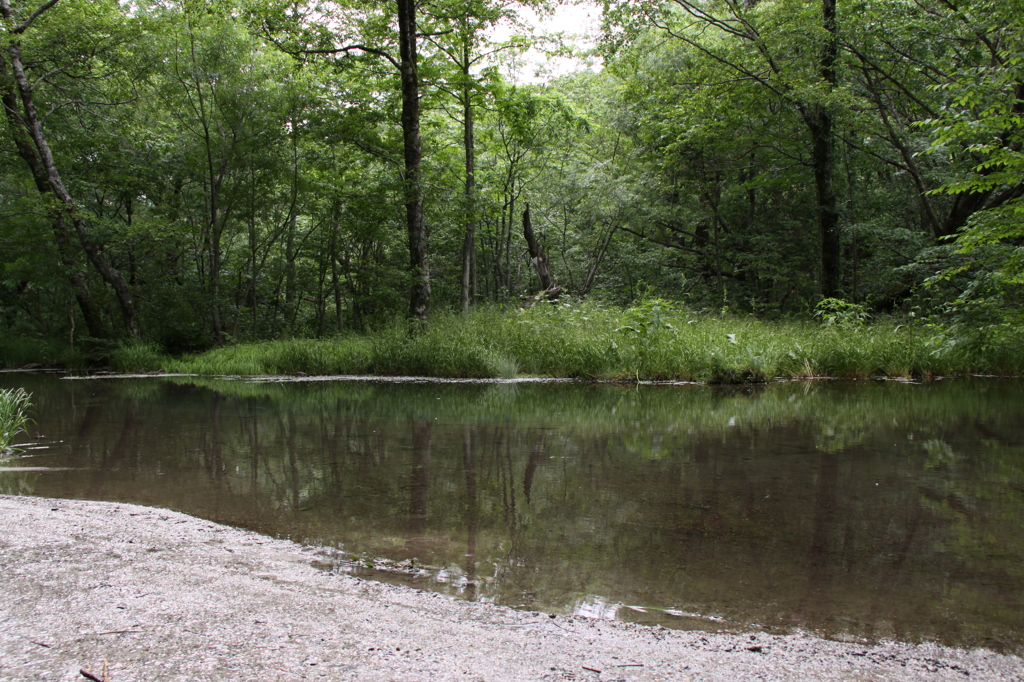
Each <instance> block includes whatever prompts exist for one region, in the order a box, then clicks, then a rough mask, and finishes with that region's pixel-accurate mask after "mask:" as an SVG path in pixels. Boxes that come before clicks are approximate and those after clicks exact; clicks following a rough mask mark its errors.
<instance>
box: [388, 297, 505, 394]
mask: <svg viewBox="0 0 1024 682" xmlns="http://www.w3.org/2000/svg"><path fill="white" fill-rule="evenodd" d="M500 324H501V318H500V317H499V316H495V315H494V313H493V311H484V312H482V313H480V314H477V315H472V316H470V317H468V318H466V317H463V316H462V315H459V314H457V313H440V314H437V315H435V316H434V318H433V319H432V320H431V322H430V326H429V327H428V328H427V329H426V330H416V329H412V330H410V329H409V327H408V323H406V322H396V323H394V324H392V325H391V326H389V327H387V328H385V329H383V330H381V331H379V332H377V333H376V334H375V335H374V336H373V337H372V353H371V358H372V359H371V362H370V366H371V369H372V373H374V374H381V375H391V376H399V375H409V376H433V377H451V378H495V377H500V378H511V377H514V376H516V374H518V372H519V364H518V362H517V361H516V358H515V357H514V356H513V355H512V354H511V353H509V352H508V351H507V349H506V348H503V347H502V346H501V344H500V334H495V331H496V330H497V329H498V328H500Z"/></svg>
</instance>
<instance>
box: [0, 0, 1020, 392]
mask: <svg viewBox="0 0 1024 682" xmlns="http://www.w3.org/2000/svg"><path fill="white" fill-rule="evenodd" d="M527 6H529V7H532V8H534V9H539V10H541V11H543V10H545V9H550V6H549V5H546V4H545V3H542V2H527V1H526V0H524V1H523V2H512V1H511V0H441V1H439V2H435V3H430V4H425V3H424V4H420V5H413V4H412V3H410V2H408V1H407V0H399V1H398V2H394V3H391V2H389V3H379V2H378V3H370V2H365V1H363V0H345V1H339V2H320V1H318V0H300V1H297V2H295V1H289V2H285V1H284V0H208V1H202V0H177V1H175V0H170V1H156V0H144V1H134V2H128V1H127V0H125V1H121V2H119V1H117V0H61V1H60V2H41V1H40V0H31V1H23V0H2V1H0V15H2V24H0V25H2V31H0V39H2V45H0V94H2V97H3V106H4V113H5V117H4V120H3V121H2V122H0V131H2V133H3V134H2V136H0V156H2V158H3V164H0V253H2V256H0V261H2V262H0V324H2V326H3V328H4V330H5V331H4V340H5V341H4V342H5V343H6V344H7V345H8V346H10V345H11V344H16V343H22V344H24V343H25V342H24V341H17V340H18V339H22V340H26V339H33V340H38V339H45V340H48V341H49V342H51V343H59V344H63V345H64V346H65V347H69V348H72V349H74V348H76V347H77V348H85V349H87V350H88V349H90V348H108V349H109V348H110V347H112V345H111V344H113V343H114V342H115V341H116V340H118V339H125V338H134V339H137V340H142V341H145V342H148V343H151V344H155V345H156V347H157V350H158V351H159V352H165V351H166V352H172V353H177V352H181V351H188V350H200V349H205V348H209V347H211V346H214V345H223V344H225V343H227V342H230V341H257V340H267V339H279V338H290V337H325V336H333V335H336V334H340V333H344V332H347V331H350V330H365V329H368V328H373V329H383V328H385V327H387V325H389V324H391V323H392V322H393V321H394V320H396V319H402V318H405V317H407V316H411V317H413V318H420V319H421V320H425V318H426V316H427V314H428V310H432V311H434V313H435V314H436V313H437V312H438V311H456V310H459V309H462V310H468V308H469V307H471V306H475V305H480V304H498V305H503V306H507V305H508V304H513V305H514V306H518V305H520V303H521V301H522V299H523V298H524V297H528V296H533V295H534V294H535V293H536V292H537V291H538V290H540V289H542V288H548V289H549V290H550V291H553V290H554V289H555V288H556V287H560V288H561V290H563V291H564V292H566V293H567V294H569V295H571V296H573V297H590V298H597V299H599V300H601V301H603V302H604V303H606V304H615V305H630V304H634V303H636V302H637V301H650V300H654V299H665V300H669V301H672V302H673V305H674V306H675V307H677V308H679V309H685V310H689V311H692V312H694V313H698V312H704V313H707V312H714V313H719V312H722V311H728V312H731V313H754V314H755V315H757V316H759V317H761V318H771V317H779V316H794V315H795V316H804V317H806V318H808V319H810V317H811V314H812V312H813V311H814V309H815V306H816V305H817V304H818V303H819V302H820V301H821V300H822V299H823V298H824V299H829V300H833V301H836V302H837V305H839V308H836V310H842V309H843V308H842V304H844V303H847V304H851V305H854V306H859V307H858V308H856V309H857V310H862V311H865V312H867V311H870V312H871V313H874V314H878V313H884V312H894V311H900V312H902V313H910V312H913V313H914V314H915V315H916V319H917V320H921V319H923V318H928V317H929V316H931V317H930V318H929V322H930V324H931V326H930V327H928V328H927V329H929V330H930V332H929V333H930V336H929V343H931V344H932V351H933V352H934V353H935V354H936V357H938V356H940V355H942V354H943V353H949V352H952V351H951V349H953V348H954V347H957V346H961V347H962V346H963V345H964V344H967V343H971V344H974V345H975V346H979V345H980V346H982V347H985V348H995V349H997V352H999V353H1004V352H1008V353H1012V352H1018V353H1019V351H1020V339H1019V333H1018V332H1017V329H1019V328H1020V322H1021V321H1022V310H1024V308H1022V296H1021V287H1022V286H1024V256H1022V253H1024V252H1022V251H1021V249H1022V244H1024V241H1022V240H1024V231H1022V227H1021V226H1022V225H1024V222H1022V215H1024V214H1022V211H1024V208H1022V207H1024V203H1021V197H1022V195H1024V170H1022V168H1024V162H1022V156H1021V145H1022V142H1024V137H1022V136H1024V132H1022V130H1024V129H1022V115H1024V59H1022V55H1024V52H1022V50H1024V48H1022V44H1024V43H1022V36H1024V20H1022V18H1021V17H1024V7H1022V6H1021V2H1020V0H968V1H966V2H962V3H950V2H945V1H944V0H919V1H917V2H913V3H911V2H891V1H890V0H858V1H857V2H852V1H849V0H843V1H842V2H836V1H835V0H822V1H821V2H817V3H815V2H807V1H806V0H763V1H761V2H735V1H734V0H707V1H702V2H695V1H692V0H673V1H671V2H668V1H667V2H652V1H648V0H645V1H643V2H618V1H615V0H606V1H605V2H604V15H603V17H604V24H603V26H604V31H603V35H602V38H601V41H600V51H601V56H602V57H603V59H604V64H605V68H604V69H603V70H602V71H601V72H600V73H595V72H592V71H581V72H580V73H577V74H575V75H570V76H566V77H562V78H560V79H556V80H554V81H552V82H549V83H546V84H543V85H524V84H517V83H514V82H511V81H510V80H508V79H507V78H505V77H503V76H502V73H503V70H502V68H501V67H502V64H503V60H510V59H514V58H515V57H516V55H518V54H520V53H521V52H522V50H523V49H524V48H525V47H526V46H528V45H529V44H531V43H536V42H537V41H538V40H539V39H538V38H536V37H530V36H528V35H527V33H528V32H529V27H528V26H524V25H520V24H517V23H516V22H517V17H518V16H519V14H518V12H519V10H521V9H523V8H524V7H527ZM410 13H411V14H410ZM409 21H413V25H412V27H411V30H413V34H414V35H415V39H413V40H411V42H410V40H409V38H408V36H409V33H408V31H409V30H410V26H409V23H408V22H409ZM499 25H504V26H512V27H513V28H514V29H516V30H513V31H512V33H513V34H515V35H513V37H512V38H510V39H508V40H506V41H504V42H500V43H499V42H495V40H494V39H493V36H494V35H496V33H495V32H494V27H495V26H499ZM400 29H401V30H400ZM505 33H508V31H505ZM414 86H415V89H414ZM411 102H416V103H417V105H416V107H412V106H411ZM527 207H529V211H530V215H531V218H532V220H531V222H532V230H530V231H528V232H529V234H527V238H526V239H524V226H523V213H524V209H526V208H527ZM417 221H419V222H417ZM534 233H535V234H536V239H535V240H534V241H535V242H536V243H535V244H528V242H527V239H529V237H530V236H531V235H532V234H534ZM428 255H429V260H428ZM541 265H543V266H544V267H546V268H547V269H548V271H549V272H550V277H551V278H552V281H551V282H548V281H545V280H542V279H538V273H540V271H541V267H540V266H541ZM541 278H543V274H541ZM541 281H544V284H543V286H542V285H541ZM428 304H429V306H430V307H429V308H428V307H427V306H428ZM641 307H642V305H641ZM819 310H822V309H819ZM823 310H826V312H827V310H828V305H826V307H825V308H824V309H823ZM827 318H829V315H828V314H825V315H824V316H823V319H827ZM481 319H487V318H486V315H485V316H484V318H481ZM502 324H504V325H505V326H508V325H513V326H514V325H516V324H518V322H516V321H514V320H513V321H511V322H509V321H506V322H504V323H502ZM498 326H501V325H498ZM517 328H520V329H521V328H523V327H522V325H519V327H517ZM923 328H924V327H922V329H923ZM617 329H618V327H616V328H615V330H616V331H613V329H612V328H609V329H605V330H603V331H601V332H600V333H598V332H596V331H595V332H594V333H595V334H598V335H602V334H603V335H607V336H609V338H612V337H616V338H617V335H618V336H621V334H622V332H620V331H617ZM396 333H397V332H396ZM544 333H547V332H546V331H544V330H540V329H538V330H536V334H537V337H536V338H535V339H534V341H535V342H537V344H538V345H537V349H538V350H537V352H538V353H541V351H542V346H543V342H541V341H540V337H541V336H542V335H543V334H544ZM649 333H651V332H650V328H644V331H642V332H637V335H642V334H649ZM723 333H724V332H723ZM915 333H918V332H915ZM385 336H386V334H385ZM602 338H603V337H602ZM33 343H34V342H33ZM510 343H511V342H510ZM616 343H617V342H616ZM37 347H38V346H37ZM787 352H788V351H787ZM19 357H20V355H19ZM505 360H507V358H505ZM492 361H493V362H498V364H502V362H505V361H504V360H501V359H500V358H499V359H497V360H496V359H495V358H494V357H492V358H491V359H490V360H486V362H492ZM515 361H516V362H517V363H520V364H523V363H524V362H525V361H524V360H523V357H522V356H519V355H516V359H515ZM481 362H484V364H486V362H485V360H481ZM537 362H541V363H542V362H543V361H542V360H537ZM638 362H639V361H638ZM527 364H529V363H527ZM997 364H999V363H997ZM1011 364H1012V363H1011ZM507 366H508V362H505V369H503V370H493V369H492V372H497V373H499V374H501V373H503V372H505V371H507ZM925 371H926V370H925ZM584 373H586V372H584ZM666 373H667V374H669V375H676V374H680V373H682V374H686V373H687V372H676V371H675V370H672V371H667V372H666ZM655 374H657V372H655ZM698 374H699V373H698Z"/></svg>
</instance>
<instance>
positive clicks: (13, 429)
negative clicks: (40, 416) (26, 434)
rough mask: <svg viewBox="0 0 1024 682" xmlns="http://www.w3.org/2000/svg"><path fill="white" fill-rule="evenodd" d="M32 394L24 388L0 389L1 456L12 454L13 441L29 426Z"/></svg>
mask: <svg viewBox="0 0 1024 682" xmlns="http://www.w3.org/2000/svg"><path fill="white" fill-rule="evenodd" d="M31 405H32V403H31V396H30V395H29V394H28V392H26V391H25V389H23V388H7V389H2V390H0V456H7V455H9V454H12V450H11V448H10V445H11V442H12V441H13V440H14V438H15V436H17V435H18V434H19V433H21V432H22V431H24V430H25V427H26V426H28V423H29V417H28V410H29V407H31Z"/></svg>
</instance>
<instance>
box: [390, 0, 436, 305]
mask: <svg viewBox="0 0 1024 682" xmlns="http://www.w3.org/2000/svg"><path fill="white" fill-rule="evenodd" d="M397 2H398V34H399V53H400V55H401V74H402V140H403V143H404V148H405V173H404V177H403V180H404V184H405V220H406V227H407V229H408V231H409V274H410V278H411V279H412V287H411V290H410V292H409V317H410V318H411V319H413V320H418V321H419V322H420V323H422V324H426V322H427V316H428V314H429V308H430V269H429V267H428V264H427V226H426V220H425V219H424V216H423V186H422V181H421V178H420V161H421V159H422V157H423V152H422V149H421V146H420V92H419V91H420V83H419V73H418V70H417V66H416V2H415V0H397Z"/></svg>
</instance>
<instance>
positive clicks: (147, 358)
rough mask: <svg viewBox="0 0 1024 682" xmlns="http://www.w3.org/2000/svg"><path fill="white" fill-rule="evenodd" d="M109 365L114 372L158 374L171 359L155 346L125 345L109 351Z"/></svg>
mask: <svg viewBox="0 0 1024 682" xmlns="http://www.w3.org/2000/svg"><path fill="white" fill-rule="evenodd" d="M109 363H110V368H111V369H112V370H114V371H115V372H124V373H133V372H159V371H161V370H164V369H166V367H167V366H168V365H169V364H170V363H171V359H170V358H169V357H167V356H166V355H164V354H163V353H162V352H161V351H160V348H159V347H158V346H157V345H156V344H152V343H130V344H128V343H125V344H121V345H120V346H118V347H117V348H115V349H114V350H113V351H111V353H110V358H109Z"/></svg>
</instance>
